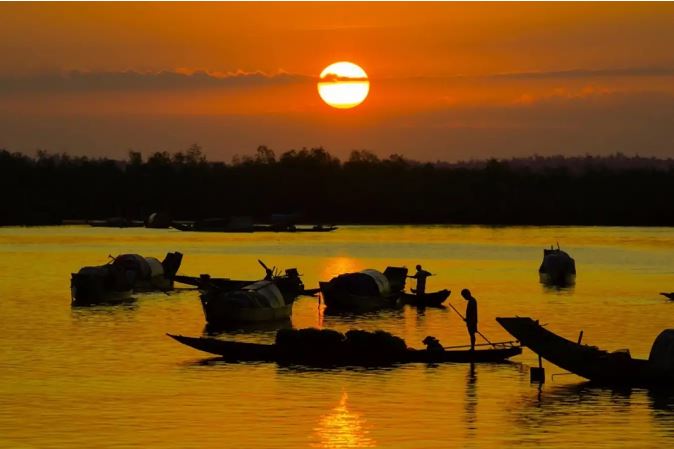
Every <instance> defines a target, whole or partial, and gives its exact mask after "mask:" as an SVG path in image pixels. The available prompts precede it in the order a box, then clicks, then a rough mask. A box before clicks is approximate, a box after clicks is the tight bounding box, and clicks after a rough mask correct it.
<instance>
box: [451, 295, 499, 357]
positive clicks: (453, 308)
mask: <svg viewBox="0 0 674 449" xmlns="http://www.w3.org/2000/svg"><path fill="white" fill-rule="evenodd" d="M447 304H449V307H451V308H452V310H453V311H455V312H456V314H457V315H459V316H460V317H461V319H462V320H463V321H466V319H465V318H464V317H463V315H461V312H459V311H458V310H456V307H454V306H453V305H452V303H451V302H449V301H447ZM476 332H477V334H478V335H479V336H480V337H482V338H484V341H486V342H487V343H489V344H490V345H492V346H494V343H492V342H490V341H489V339H488V338H487V337H485V336H484V335H482V332H480V331H478V330H477V329H476Z"/></svg>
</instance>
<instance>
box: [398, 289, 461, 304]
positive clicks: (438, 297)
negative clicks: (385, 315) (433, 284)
mask: <svg viewBox="0 0 674 449" xmlns="http://www.w3.org/2000/svg"><path fill="white" fill-rule="evenodd" d="M451 293H452V292H451V291H449V290H447V289H444V290H440V291H437V292H431V293H425V294H423V295H421V296H419V295H417V294H415V293H407V292H403V294H402V296H401V300H402V302H403V304H409V305H411V306H417V307H442V303H443V302H445V300H446V299H447V298H449V295H450V294H451Z"/></svg>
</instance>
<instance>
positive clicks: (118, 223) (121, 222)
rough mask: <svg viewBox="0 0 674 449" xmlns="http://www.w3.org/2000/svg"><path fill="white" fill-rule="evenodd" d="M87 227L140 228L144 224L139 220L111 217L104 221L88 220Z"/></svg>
mask: <svg viewBox="0 0 674 449" xmlns="http://www.w3.org/2000/svg"><path fill="white" fill-rule="evenodd" d="M87 223H89V226H93V227H96V228H142V227H143V226H145V222H143V221H140V220H128V219H126V218H124V217H111V218H106V219H105V220H89V221H88V222H87Z"/></svg>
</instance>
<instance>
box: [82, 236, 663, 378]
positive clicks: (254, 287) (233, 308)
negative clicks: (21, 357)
mask: <svg viewBox="0 0 674 449" xmlns="http://www.w3.org/2000/svg"><path fill="white" fill-rule="evenodd" d="M181 261H182V254H180V253H178V252H173V253H168V254H167V255H166V257H165V258H164V260H163V261H161V262H160V261H159V260H158V259H155V258H152V257H142V256H140V255H137V254H124V255H121V256H117V257H115V258H112V260H111V261H110V262H109V263H107V264H105V265H101V266H97V267H84V268H82V269H81V270H79V272H78V273H73V274H72V278H71V290H72V301H73V305H90V304H95V303H109V302H121V301H123V300H124V299H126V298H128V297H129V295H131V294H133V293H134V292H144V291H164V292H165V291H167V290H170V289H172V288H174V287H173V286H174V283H182V284H186V285H190V286H193V287H196V288H198V289H199V291H200V295H199V296H200V300H201V305H202V308H203V311H204V316H205V319H206V323H207V325H208V326H210V327H211V328H213V327H215V328H218V327H227V326H228V325H234V324H242V323H264V322H275V321H278V320H288V319H289V318H290V317H291V315H292V308H293V304H294V301H295V300H296V299H297V298H298V297H300V296H303V295H306V296H316V295H317V294H320V296H319V298H322V300H323V301H324V302H325V306H326V309H325V312H326V313H330V312H331V311H335V312H339V313H341V312H349V313H360V312H372V311H376V310H380V309H384V308H393V307H403V306H404V305H405V304H410V305H414V306H417V307H442V303H443V302H444V301H445V300H446V299H447V298H448V297H449V296H450V291H449V290H440V291H438V292H433V293H427V294H419V295H418V294H413V293H409V292H406V291H405V284H406V279H407V278H408V271H407V268H405V267H387V268H386V269H385V270H383V271H379V270H375V269H367V270H362V271H359V272H355V273H344V274H340V275H338V276H336V277H334V278H332V279H330V280H329V281H325V282H319V287H318V288H311V289H307V288H305V286H304V283H303V282H302V279H301V275H300V274H299V272H298V270H297V269H296V268H290V269H287V270H285V271H283V272H277V271H276V269H275V268H274V269H270V268H269V267H267V265H265V264H264V263H263V262H262V261H258V262H259V263H260V265H261V266H262V267H263V268H264V270H265V276H264V278H262V279H257V280H234V279H229V278H216V277H211V276H210V275H201V276H184V275H178V274H177V272H178V269H179V268H180V264H181ZM539 274H540V275H541V277H543V276H545V277H546V279H545V281H546V282H558V283H559V284H568V283H569V282H570V281H572V280H573V277H574V276H575V262H574V261H573V259H572V258H571V257H570V256H569V255H568V254H567V253H565V252H564V251H562V250H561V249H559V247H558V248H557V249H549V250H548V249H546V250H544V259H543V263H542V264H541V268H540V270H539ZM542 280H543V279H542ZM496 320H497V321H498V323H499V324H500V325H501V326H502V327H503V328H504V329H505V330H506V331H507V332H509V333H510V334H511V335H512V336H513V337H514V338H515V339H516V340H515V341H511V342H499V343H491V342H488V345H477V346H479V347H478V348H477V349H466V347H461V346H459V347H451V348H444V347H442V346H441V345H440V344H439V342H438V341H437V339H435V338H433V337H427V339H426V340H425V341H424V343H426V344H427V347H426V349H414V348H410V347H408V346H407V344H406V343H405V342H404V341H403V340H402V339H400V338H398V337H395V336H393V335H391V334H389V333H387V332H383V331H376V332H365V331H356V330H352V331H349V332H347V333H346V334H341V333H339V332H336V331H333V330H326V329H324V330H318V329H282V330H280V331H278V333H277V338H276V341H275V342H274V343H273V344H259V343H244V342H239V341H225V340H221V339H216V338H209V337H187V336H181V335H169V336H170V337H172V338H174V339H175V340H177V341H178V342H180V343H183V344H185V345H187V346H190V347H193V348H195V349H198V350H200V351H204V352H207V353H211V354H216V355H219V356H221V357H222V358H223V359H224V360H226V361H232V362H234V361H263V362H277V363H288V364H302V365H315V366H326V365H331V366H344V365H359V366H381V365H389V364H401V363H444V362H453V363H460V362H465V363H478V362H503V361H505V360H507V359H509V358H510V357H513V356H516V355H518V354H520V353H521V352H522V347H523V346H525V347H528V348H530V349H531V350H532V351H534V352H535V353H536V354H538V355H539V356H540V357H542V358H544V359H546V360H548V361H550V362H552V363H553V364H555V365H557V366H559V367H561V368H563V369H566V370H568V371H570V372H571V373H574V374H577V375H579V376H581V377H584V378H586V379H589V380H591V381H595V382H598V383H601V384H611V385H639V386H650V385H662V384H666V385H669V384H671V383H672V381H674V330H666V331H664V332H663V333H662V334H660V336H658V338H657V339H656V341H655V342H654V344H653V349H652V350H651V354H650V356H649V359H647V360H641V359H633V358H632V357H631V355H630V354H629V351H627V350H621V351H615V352H608V351H604V350H601V349H599V348H596V347H594V346H588V345H586V344H583V343H582V341H581V340H582V333H581V337H580V338H579V339H578V341H577V342H573V341H571V340H567V339H565V338H563V337H561V336H559V335H557V334H555V333H553V332H551V331H549V330H547V329H545V328H544V327H543V326H542V325H540V324H539V323H538V321H536V320H534V319H532V318H528V317H501V318H497V319H496ZM485 346H487V348H485Z"/></svg>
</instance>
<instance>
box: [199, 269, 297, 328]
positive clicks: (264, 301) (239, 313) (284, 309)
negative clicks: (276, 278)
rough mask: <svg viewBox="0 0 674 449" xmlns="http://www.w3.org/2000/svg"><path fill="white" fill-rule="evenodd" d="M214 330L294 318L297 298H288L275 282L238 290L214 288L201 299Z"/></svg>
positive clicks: (248, 286) (207, 320)
mask: <svg viewBox="0 0 674 449" xmlns="http://www.w3.org/2000/svg"><path fill="white" fill-rule="evenodd" d="M200 298H201V305H202V307H203V310H204V316H205V317H206V322H207V323H208V324H209V325H211V326H218V325H226V324H230V323H251V322H259V321H274V320H283V319H288V318H290V316H291V314H292V310H293V301H294V299H295V298H294V297H288V298H284V296H283V294H282V293H281V290H280V289H279V288H278V286H277V285H276V284H275V283H274V282H273V281H264V280H263V281H258V282H254V283H252V284H249V285H246V286H243V287H241V288H239V289H234V290H223V289H219V288H211V289H208V290H205V291H204V292H203V293H201V295H200Z"/></svg>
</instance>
